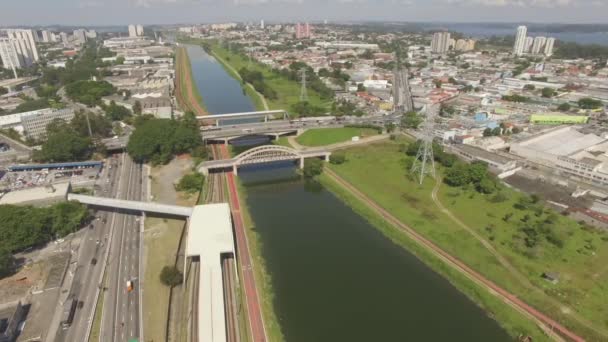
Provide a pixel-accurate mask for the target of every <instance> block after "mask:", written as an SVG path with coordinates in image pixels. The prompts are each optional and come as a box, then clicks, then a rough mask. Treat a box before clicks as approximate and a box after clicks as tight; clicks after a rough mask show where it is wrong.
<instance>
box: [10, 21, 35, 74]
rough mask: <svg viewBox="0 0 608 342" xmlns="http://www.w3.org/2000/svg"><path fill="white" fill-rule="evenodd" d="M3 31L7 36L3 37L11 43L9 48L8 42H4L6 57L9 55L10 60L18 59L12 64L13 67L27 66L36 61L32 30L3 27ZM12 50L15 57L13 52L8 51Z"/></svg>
mask: <svg viewBox="0 0 608 342" xmlns="http://www.w3.org/2000/svg"><path fill="white" fill-rule="evenodd" d="M3 31H4V32H5V33H6V36H7V37H6V38H5V39H6V40H7V41H9V42H10V45H12V48H11V47H10V46H9V44H8V43H4V45H5V47H4V51H5V52H6V53H7V58H9V57H8V56H11V57H10V60H11V61H13V62H14V61H15V60H18V61H19V63H18V64H15V65H14V66H15V68H22V67H27V66H30V65H32V64H33V63H35V62H37V61H38V59H39V56H38V48H37V47H36V41H35V40H34V32H33V31H32V30H19V29H5V30H3ZM12 50H14V51H15V53H16V54H17V56H18V57H17V59H15V58H14V56H13V52H10V51H12ZM7 51H8V52H7ZM7 63H8V61H7ZM5 65H10V64H5Z"/></svg>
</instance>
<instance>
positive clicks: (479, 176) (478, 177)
mask: <svg viewBox="0 0 608 342" xmlns="http://www.w3.org/2000/svg"><path fill="white" fill-rule="evenodd" d="M468 173H469V180H470V181H471V182H473V183H479V182H481V181H482V180H483V179H485V178H486V177H487V176H488V165H487V164H486V163H484V162H479V161H475V162H472V163H471V165H469V167H468Z"/></svg>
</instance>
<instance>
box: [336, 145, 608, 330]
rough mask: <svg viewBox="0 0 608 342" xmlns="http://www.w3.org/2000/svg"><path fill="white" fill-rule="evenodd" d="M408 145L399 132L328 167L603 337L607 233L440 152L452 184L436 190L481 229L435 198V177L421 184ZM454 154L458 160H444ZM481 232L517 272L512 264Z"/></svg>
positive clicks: (443, 243) (535, 300) (465, 257)
mask: <svg viewBox="0 0 608 342" xmlns="http://www.w3.org/2000/svg"><path fill="white" fill-rule="evenodd" d="M410 145H411V144H410V143H409V142H407V141H403V140H400V141H399V140H398V141H387V142H383V143H378V144H373V145H368V146H359V147H355V148H351V149H348V150H346V151H345V152H344V153H345V156H346V162H344V163H343V164H340V165H330V166H329V167H331V168H332V169H333V170H335V171H336V172H337V173H338V174H339V175H340V176H341V177H343V178H344V179H345V180H347V181H348V182H350V183H351V184H356V186H357V188H358V189H359V190H360V191H362V192H363V193H365V194H366V195H367V196H369V197H370V198H371V199H372V200H374V201H375V202H376V203H378V204H379V205H381V206H382V207H383V208H385V209H386V210H388V211H389V212H390V213H391V214H392V215H394V216H395V217H396V218H398V219H399V220H400V221H401V222H403V223H405V224H407V225H409V226H410V227H412V228H413V229H415V230H416V231H417V232H419V233H421V234H423V235H424V236H425V237H427V238H429V239H430V240H432V241H433V242H434V243H435V244H437V245H438V246H440V247H441V248H442V249H444V250H445V251H447V252H448V253H450V254H452V255H454V256H456V257H457V258H459V259H460V260H462V261H463V262H465V263H466V264H467V265H468V266H469V267H471V268H473V269H474V270H476V271H477V272H479V273H481V274H483V275H484V276H485V277H487V278H488V279H490V280H491V281H493V282H495V283H497V284H498V285H500V286H501V287H503V288H505V289H506V290H508V291H510V292H511V293H513V294H515V295H516V296H518V297H519V298H522V299H523V300H524V301H526V302H527V303H528V304H530V305H532V306H534V307H536V308H538V309H539V310H540V311H542V312H543V313H544V314H546V315H548V316H550V317H552V318H553V319H555V320H557V321H558V322H560V323H561V324H563V325H565V326H567V327H569V328H570V329H572V330H573V331H575V332H577V333H578V334H580V335H582V336H584V337H586V338H588V339H590V340H602V339H605V338H604V330H606V325H607V324H608V322H606V320H605V317H606V314H605V303H606V300H605V298H606V297H605V293H606V291H607V288H606V285H605V284H606V283H607V281H608V272H602V271H601V270H605V269H606V268H605V263H606V260H608V237H606V235H605V233H601V232H598V231H596V230H594V229H590V228H589V227H587V226H585V225H581V224H579V223H577V222H575V221H573V220H571V219H569V218H567V217H565V216H562V215H558V214H557V213H554V212H553V210H551V209H549V208H546V207H544V206H543V205H542V201H541V200H540V199H539V198H534V197H531V196H527V195H524V194H521V193H519V192H517V191H515V190H513V189H511V188H508V187H505V186H502V185H501V184H500V182H497V181H496V180H495V179H492V178H488V176H484V175H483V173H484V172H485V171H484V168H482V167H480V165H471V166H465V165H462V163H461V162H458V161H456V160H453V158H449V157H446V155H445V154H439V155H437V154H436V156H442V158H445V159H441V160H438V163H436V164H437V165H438V175H439V176H442V178H443V177H444V176H445V179H446V182H449V184H450V185H451V186H446V185H442V186H441V187H440V188H439V193H438V198H439V200H440V201H441V203H442V204H443V206H445V207H446V208H447V209H449V210H450V211H451V212H452V213H453V214H454V215H455V216H457V218H458V219H459V220H460V221H462V222H464V223H465V224H466V225H467V226H468V228H469V229H470V230H473V231H474V232H475V234H476V236H477V237H476V236H474V235H473V234H472V233H471V232H470V231H468V230H466V229H465V228H463V227H461V226H460V225H459V224H457V223H456V222H455V221H454V220H453V219H452V218H451V217H450V216H448V215H447V214H446V213H445V212H443V211H442V210H440V209H439V207H438V206H437V204H436V203H435V202H433V200H432V198H431V192H432V189H433V187H434V185H435V181H434V180H433V179H430V178H427V179H426V180H425V182H424V183H423V184H422V185H419V184H418V182H417V181H416V180H415V179H414V178H413V177H412V175H411V174H410V173H409V169H410V168H411V163H412V161H413V158H412V157H408V156H407V154H406V153H407V152H408V150H414V149H411V148H408V146H410ZM409 152H410V153H411V151H409ZM450 161H451V162H452V163H453V164H452V166H449V167H444V166H441V165H440V164H443V163H445V164H446V165H447V164H448V163H449V162H450ZM478 237H481V238H483V240H485V241H486V242H488V243H490V244H491V245H492V247H493V248H494V249H495V250H496V251H497V253H499V254H500V256H501V257H502V259H504V260H506V261H507V262H508V263H509V264H510V265H511V266H512V267H513V268H514V269H516V270H517V271H518V272H517V273H514V272H511V271H510V270H509V269H507V268H506V267H505V265H504V264H503V263H501V261H500V260H499V259H498V258H497V257H496V256H495V255H494V254H492V252H491V251H490V250H488V249H487V248H486V247H485V246H484V245H483V244H482V243H481V241H480V240H479V239H478ZM543 273H558V274H559V275H560V279H559V282H558V283H557V284H553V283H550V282H548V281H546V280H545V279H543V278H542V277H541V275H542V274H543ZM565 306H567V307H565ZM497 315H498V313H497ZM591 326H592V327H591Z"/></svg>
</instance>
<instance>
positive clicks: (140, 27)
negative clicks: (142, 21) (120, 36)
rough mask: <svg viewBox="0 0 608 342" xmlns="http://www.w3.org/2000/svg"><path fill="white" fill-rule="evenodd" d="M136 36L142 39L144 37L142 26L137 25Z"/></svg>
mask: <svg viewBox="0 0 608 342" xmlns="http://www.w3.org/2000/svg"><path fill="white" fill-rule="evenodd" d="M135 28H136V31H137V36H139V37H143V35H144V27H143V26H142V25H137V26H136V27H135Z"/></svg>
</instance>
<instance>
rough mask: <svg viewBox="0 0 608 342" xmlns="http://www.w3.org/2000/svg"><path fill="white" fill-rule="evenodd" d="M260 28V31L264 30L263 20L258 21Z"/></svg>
mask: <svg viewBox="0 0 608 342" xmlns="http://www.w3.org/2000/svg"><path fill="white" fill-rule="evenodd" d="M260 28H261V29H262V30H263V29H264V19H262V20H260Z"/></svg>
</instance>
